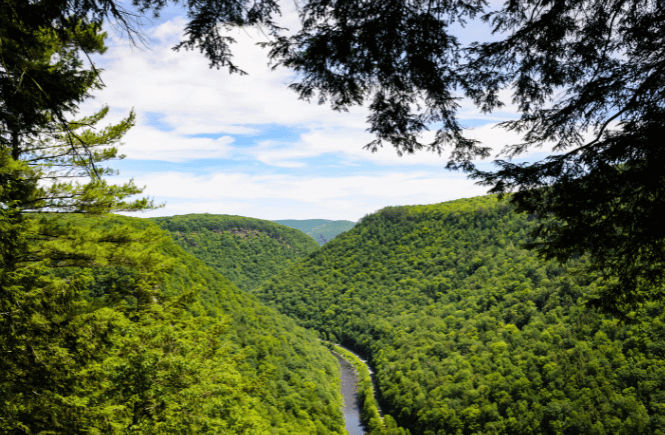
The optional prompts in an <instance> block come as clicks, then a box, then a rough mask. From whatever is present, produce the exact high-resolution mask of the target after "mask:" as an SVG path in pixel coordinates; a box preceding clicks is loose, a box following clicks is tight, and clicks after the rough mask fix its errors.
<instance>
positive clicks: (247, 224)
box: [151, 214, 318, 291]
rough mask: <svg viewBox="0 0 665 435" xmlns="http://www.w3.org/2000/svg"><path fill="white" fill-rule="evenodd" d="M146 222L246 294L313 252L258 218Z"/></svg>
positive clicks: (308, 241) (301, 237)
mask: <svg viewBox="0 0 665 435" xmlns="http://www.w3.org/2000/svg"><path fill="white" fill-rule="evenodd" d="M151 220H152V221H153V222H156V223H157V224H158V225H159V226H160V227H161V228H162V229H164V230H167V231H169V232H170V233H171V235H172V237H173V240H175V242H176V243H178V244H179V245H180V246H182V247H183V248H184V249H185V250H186V251H188V252H190V253H191V254H193V255H194V256H195V257H197V258H199V259H200V260H203V261H204V262H205V263H206V264H207V265H208V266H210V267H212V268H213V269H215V270H216V271H218V272H219V273H221V274H222V275H224V276H225V277H227V278H229V279H230V280H231V281H233V282H234V283H235V284H236V285H237V286H238V287H240V289H242V290H245V291H249V290H251V289H253V288H255V287H257V286H258V285H259V284H260V283H261V282H262V281H264V280H265V279H266V278H268V277H270V276H272V275H274V274H276V273H277V272H279V271H281V270H283V269H285V268H288V267H289V266H290V265H291V264H292V263H293V262H294V261H296V260H298V259H300V258H302V257H305V256H307V255H308V254H310V253H311V252H313V251H315V250H316V249H317V248H318V245H317V244H316V243H315V242H314V240H313V239H312V238H311V237H308V236H306V235H305V234H303V233H302V232H300V231H297V230H294V229H291V228H288V227H285V226H283V225H279V224H276V223H272V222H270V221H265V220H260V219H252V218H247V217H242V216H227V215H209V214H193V215H182V216H171V217H160V218H152V219H151Z"/></svg>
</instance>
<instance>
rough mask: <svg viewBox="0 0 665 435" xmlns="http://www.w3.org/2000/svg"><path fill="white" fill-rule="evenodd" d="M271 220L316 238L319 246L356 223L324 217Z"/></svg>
mask: <svg viewBox="0 0 665 435" xmlns="http://www.w3.org/2000/svg"><path fill="white" fill-rule="evenodd" d="M273 222H275V223H278V224H280V225H284V226H287V227H290V228H295V229H297V230H300V231H302V232H303V233H305V234H307V235H309V236H310V237H312V238H313V239H314V240H316V241H317V242H318V244H319V245H321V246H323V245H325V244H326V243H327V242H329V241H331V240H332V239H334V238H335V237H337V236H338V235H340V234H341V233H343V232H344V231H348V230H350V229H351V228H353V227H354V225H355V224H356V223H355V222H351V221H344V220H341V221H331V220H326V219H304V220H295V219H286V220H277V221H273Z"/></svg>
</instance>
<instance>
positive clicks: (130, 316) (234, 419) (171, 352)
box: [0, 217, 344, 435]
mask: <svg viewBox="0 0 665 435" xmlns="http://www.w3.org/2000/svg"><path fill="white" fill-rule="evenodd" d="M83 224H84V223H82V225H83ZM103 224H104V225H127V226H129V227H132V228H134V229H143V230H153V231H157V232H160V231H161V230H159V229H158V228H157V227H156V225H155V224H154V223H151V222H149V221H147V220H145V219H138V218H125V217H116V218H114V219H113V220H112V221H106V222H105V223H103ZM135 248H136V250H137V251H138V250H140V249H142V250H143V251H144V252H145V255H148V252H153V254H150V255H158V256H159V259H160V262H161V263H164V264H171V265H172V267H171V269H170V270H169V271H168V273H167V274H166V275H163V276H161V278H160V279H159V281H160V284H159V286H158V288H159V290H160V292H159V293H160V295H159V296H158V297H155V298H154V300H152V301H144V302H143V303H141V304H139V301H137V300H136V299H135V298H133V297H132V294H133V292H134V288H135V286H136V285H137V282H136V280H135V278H136V272H135V271H134V270H133V269H129V268H127V267H124V266H108V267H96V268H94V269H84V270H81V269H78V268H64V269H58V270H56V271H55V273H58V274H60V275H61V276H63V277H67V276H75V275H76V274H80V273H85V274H88V276H89V279H88V281H87V285H86V286H85V287H84V288H82V289H81V294H82V300H81V303H80V306H79V310H83V311H86V310H87V311H90V316H92V317H91V319H92V320H90V321H88V323H87V324H83V325H81V326H80V328H83V329H84V330H87V329H91V328H97V329H100V328H102V329H101V330H102V331H104V334H103V335H102V338H103V340H104V341H105V343H107V344H106V348H107V349H108V353H107V354H104V355H101V354H97V353H96V352H95V351H94V349H91V350H90V352H92V353H93V355H95V356H94V358H93V359H90V358H89V359H88V360H86V361H85V364H86V365H84V366H82V367H81V368H78V369H75V368H74V366H73V365H72V369H71V370H72V376H73V377H74V381H72V382H73V385H78V386H79V387H77V388H79V390H80V389H81V388H85V391H79V392H77V393H76V395H73V394H72V392H71V391H70V390H67V391H66V394H65V393H59V394H60V395H61V399H60V400H62V401H67V402H70V403H71V404H70V405H67V406H69V407H70V408H71V409H72V411H71V413H72V414H73V415H79V416H82V417H79V420H80V421H79V422H77V424H80V425H81V427H75V426H68V427H67V429H68V430H69V431H71V433H84V432H85V433H129V432H132V433H141V434H162V433H164V434H166V433H225V434H248V435H249V434H281V435H291V434H302V435H310V434H319V435H327V434H331V433H333V434H339V435H341V434H342V433H344V429H343V428H344V422H343V417H342V412H341V405H342V401H341V396H340V393H339V372H338V366H337V362H336V360H335V359H334V357H332V355H331V354H330V353H329V352H328V351H327V350H326V349H325V348H324V347H322V346H321V345H320V343H319V342H318V341H317V340H316V337H315V336H314V334H312V333H311V332H309V331H306V330H304V329H303V328H301V327H298V326H297V325H295V323H294V322H293V321H292V320H291V319H289V318H287V317H286V316H284V315H281V314H279V313H277V312H276V311H275V310H273V309H271V308H267V307H266V306H265V305H263V304H262V303H260V302H258V301H257V300H256V298H255V297H253V296H251V295H249V294H247V293H246V292H244V291H241V290H240V289H238V288H237V287H236V286H235V285H234V284H233V283H232V282H231V281H229V280H228V279H226V278H225V277H223V276H222V275H220V274H219V273H217V272H215V271H214V270H212V269H211V268H210V267H208V266H206V265H205V264H204V263H203V262H202V261H200V260H198V259H197V258H195V257H193V256H192V255H191V254H188V253H187V252H185V251H184V250H183V249H182V248H180V247H179V246H178V245H177V244H176V243H175V242H173V240H172V239H171V238H170V237H168V236H164V237H163V238H162V239H161V241H160V242H159V243H156V244H153V245H152V246H142V247H141V246H136V247H135ZM140 255H143V254H140ZM139 305H140V306H139ZM109 319H110V320H109ZM92 345H93V343H87V342H81V343H78V344H75V345H74V349H76V351H77V352H81V351H82V350H83V349H88V348H90V347H91V346H92ZM0 387H1V386H0ZM0 390H1V388H0ZM40 393H41V394H45V392H44V391H42V392H40ZM63 394H64V395H63ZM67 394H69V396H67ZM19 412H20V410H19ZM56 417H57V419H59V420H60V421H67V420H66V418H65V417H66V416H63V415H60V416H54V418H56ZM63 419H64V420H63ZM57 424H58V423H57V422H56V423H51V425H55V426H54V428H56V429H57ZM67 433H70V432H67Z"/></svg>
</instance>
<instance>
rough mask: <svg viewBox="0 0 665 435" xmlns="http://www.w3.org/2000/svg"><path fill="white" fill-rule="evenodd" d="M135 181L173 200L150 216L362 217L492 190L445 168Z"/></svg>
mask: <svg viewBox="0 0 665 435" xmlns="http://www.w3.org/2000/svg"><path fill="white" fill-rule="evenodd" d="M135 181H136V184H138V185H144V184H145V185H147V188H146V190H145V192H144V194H146V195H150V196H152V197H156V198H158V201H157V202H161V201H163V200H164V199H166V200H167V206H166V208H164V209H161V210H157V211H154V212H151V213H150V215H172V214H183V213H202V212H209V213H215V212H218V213H224V214H233V213H243V214H244V215H246V216H252V217H256V218H261V219H281V218H286V217H291V218H300V219H305V218H316V217H318V218H326V219H348V220H357V219H359V218H360V217H362V216H364V215H365V214H367V213H371V212H374V211H375V210H378V209H380V208H382V207H385V206H388V205H405V204H431V203H437V202H443V201H447V200H452V199H456V198H460V197H471V196H477V195H482V194H484V193H485V191H486V189H485V188H482V187H479V186H476V185H474V183H473V181H471V180H468V179H466V178H464V177H459V176H456V175H454V174H450V173H446V172H444V171H442V172H441V173H432V172H417V173H408V172H389V173H383V174H378V175H351V176H340V177H299V176H297V175H255V174H247V173H212V174H208V175H194V174H190V173H183V172H167V173H157V174H145V175H144V176H141V177H140V178H139V179H137V180H135ZM231 210H234V211H231Z"/></svg>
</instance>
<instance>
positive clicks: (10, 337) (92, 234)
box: [0, 17, 169, 433]
mask: <svg viewBox="0 0 665 435" xmlns="http://www.w3.org/2000/svg"><path fill="white" fill-rule="evenodd" d="M5 18H6V17H5ZM7 36H9V37H7ZM11 36H12V35H11V32H6V33H4V34H3V43H2V55H3V60H4V63H3V68H4V69H3V71H2V75H1V77H0V79H1V80H0V91H1V92H2V94H3V105H2V107H1V110H0V115H1V116H0V128H1V129H0V247H1V248H0V313H1V314H0V354H1V355H2V357H1V358H0V397H1V399H0V401H1V402H0V403H1V406H0V429H1V430H2V432H3V433H24V432H25V433H38V432H39V433H55V432H63V433H64V432H68V433H76V432H79V431H80V429H81V428H82V427H85V426H86V425H87V423H86V422H87V421H89V420H90V419H91V418H92V417H91V416H92V414H94V413H99V412H101V411H100V409H99V408H98V407H94V406H89V405H90V403H89V398H90V397H91V396H90V393H91V391H94V390H95V389H98V390H101V389H102V388H100V386H101V385H103V383H104V382H106V381H105V379H104V377H103V376H102V375H101V373H102V370H101V368H100V367H99V362H100V361H101V360H102V359H103V358H104V357H105V356H106V355H107V354H108V352H109V351H110V350H111V349H112V348H113V346H114V340H115V338H114V337H116V335H117V334H116V333H115V332H114V331H117V330H119V328H122V327H126V322H127V317H126V316H124V315H123V314H122V313H121V312H119V311H114V310H110V309H104V308H102V309H93V307H91V306H89V304H87V303H86V301H85V298H83V296H84V295H85V292H86V288H87V286H88V284H89V283H90V282H91V279H92V278H91V275H90V272H89V271H86V270H84V269H80V267H81V266H88V267H90V266H92V267H103V266H106V265H113V264H121V265H124V266H128V267H130V268H133V269H135V270H136V271H137V274H136V277H135V279H134V280H133V283H132V285H131V286H127V287H125V289H124V290H125V294H121V295H116V297H120V298H125V299H127V300H129V301H130V302H132V307H131V308H132V309H133V311H134V312H135V313H137V315H138V314H140V312H141V310H142V309H145V308H146V307H148V306H149V305H151V304H153V303H154V302H155V301H156V300H157V298H158V294H157V286H158V283H159V279H160V274H161V273H162V271H163V270H164V268H166V267H168V266H169V265H168V263H167V262H164V261H161V260H162V258H161V257H160V256H159V255H157V254H155V253H154V252H152V251H151V250H150V249H148V250H146V249H137V245H144V244H146V243H149V242H152V243H153V244H154V243H155V242H157V241H158V240H159V239H160V238H161V237H162V236H161V234H160V232H159V231H158V230H155V229H152V230H146V231H137V230H135V229H130V228H129V227H128V226H117V225H112V224H110V223H109V222H108V221H107V220H106V219H104V218H103V217H104V216H105V215H108V214H109V213H110V212H114V211H130V210H131V211H135V210H145V209H149V208H152V207H154V205H153V203H152V201H150V200H148V199H145V198H144V199H138V200H131V199H130V197H132V196H134V195H137V194H140V193H141V190H142V189H140V188H138V187H137V186H135V185H134V184H133V182H129V183H126V184H124V185H113V184H110V183H108V182H107V181H106V180H105V179H104V177H105V176H108V175H112V174H113V173H114V171H113V170H111V169H109V168H106V167H104V166H103V165H104V163H105V162H107V161H109V160H112V159H117V158H121V157H122V156H121V155H119V154H118V151H117V148H116V145H117V143H118V142H119V140H120V139H121V138H122V136H123V135H124V134H125V133H126V132H127V130H128V129H129V128H131V127H132V126H133V125H134V114H133V113H130V115H129V116H128V117H127V118H126V119H124V120H122V121H121V122H120V123H119V124H117V125H111V126H108V127H106V128H104V129H100V130H97V131H96V130H95V127H96V125H97V124H98V123H99V122H101V120H102V119H103V118H104V116H105V115H106V114H107V113H108V108H104V109H102V110H101V111H99V112H98V113H96V114H94V115H93V116H90V117H85V118H82V119H80V120H77V121H69V122H67V121H66V120H65V116H66V115H67V114H68V113H69V114H71V113H74V112H75V110H76V107H77V105H78V103H79V102H80V101H82V100H83V99H84V98H85V97H86V96H87V95H88V92H89V90H91V89H94V88H95V87H99V86H100V82H99V77H98V75H97V72H96V71H94V69H87V70H86V69H85V68H83V62H82V60H81V52H82V51H85V52H86V53H89V52H103V51H104V49H105V47H104V37H105V35H104V34H103V33H102V32H101V31H100V27H99V26H96V25H87V26H86V25H77V26H74V27H73V28H72V29H69V30H68V31H66V32H61V33H58V32H55V31H52V30H51V29H38V30H36V31H35V33H34V34H33V35H32V36H33V37H34V39H35V40H36V41H39V44H36V45H34V46H30V47H24V46H22V45H21V44H19V42H20V41H17V40H12V39H11ZM54 78H55V79H58V80H55V82H53V81H50V80H51V79H54ZM54 84H55V85H56V86H55V87H53V85H54ZM8 94H11V95H12V97H11V98H7V95H8ZM86 215H88V216H97V217H98V219H96V220H88V219H81V216H86ZM62 268H74V269H72V270H73V273H66V274H60V273H57V270H58V269H62Z"/></svg>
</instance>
